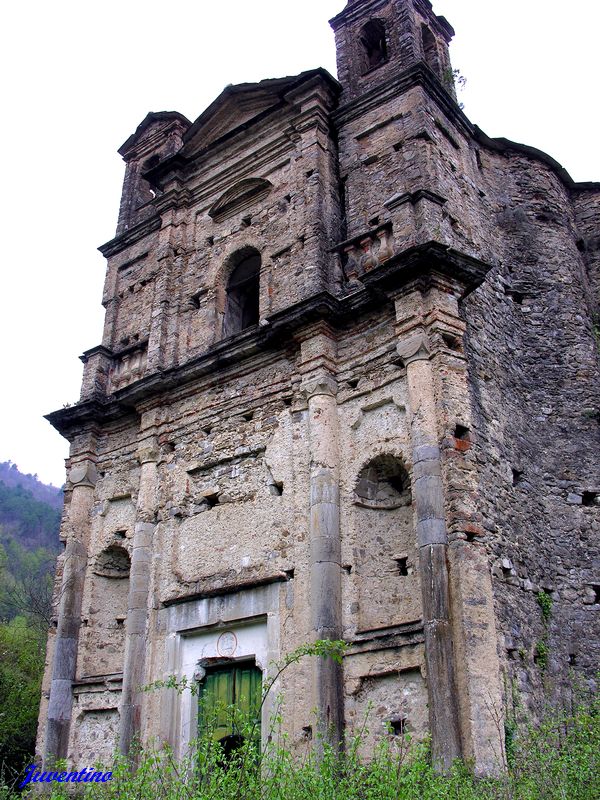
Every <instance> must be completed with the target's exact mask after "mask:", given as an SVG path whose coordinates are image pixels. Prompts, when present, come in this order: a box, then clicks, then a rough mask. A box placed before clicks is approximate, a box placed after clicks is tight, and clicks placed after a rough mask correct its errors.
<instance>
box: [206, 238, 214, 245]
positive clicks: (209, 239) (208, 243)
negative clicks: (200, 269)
mask: <svg viewBox="0 0 600 800" xmlns="http://www.w3.org/2000/svg"><path fill="white" fill-rule="evenodd" d="M214 243H215V237H214V236H207V237H206V244H207V245H208V246H209V247H212V246H213V244H214Z"/></svg>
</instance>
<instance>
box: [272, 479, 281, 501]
mask: <svg viewBox="0 0 600 800" xmlns="http://www.w3.org/2000/svg"><path fill="white" fill-rule="evenodd" d="M269 492H270V493H271V494H272V495H273V497H281V495H282V494H283V481H273V483H271V484H270V485H269Z"/></svg>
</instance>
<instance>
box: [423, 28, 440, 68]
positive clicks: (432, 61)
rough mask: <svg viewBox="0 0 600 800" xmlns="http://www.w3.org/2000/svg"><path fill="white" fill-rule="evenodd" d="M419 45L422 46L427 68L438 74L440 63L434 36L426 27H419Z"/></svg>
mask: <svg viewBox="0 0 600 800" xmlns="http://www.w3.org/2000/svg"><path fill="white" fill-rule="evenodd" d="M421 43H422V45H423V56H424V57H425V62H426V63H427V66H428V67H430V68H431V69H432V70H433V71H434V72H435V73H436V74H439V71H440V63H439V55H438V49H437V44H436V41H435V36H434V35H433V33H432V32H431V30H430V29H429V28H428V27H427V25H421Z"/></svg>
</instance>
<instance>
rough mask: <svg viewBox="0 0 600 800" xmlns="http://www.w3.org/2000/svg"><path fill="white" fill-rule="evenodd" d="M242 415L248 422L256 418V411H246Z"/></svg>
mask: <svg viewBox="0 0 600 800" xmlns="http://www.w3.org/2000/svg"><path fill="white" fill-rule="evenodd" d="M242 416H243V418H244V419H245V420H246V422H250V421H251V420H252V419H254V411H246V413H245V414H242Z"/></svg>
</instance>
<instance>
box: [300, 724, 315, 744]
mask: <svg viewBox="0 0 600 800" xmlns="http://www.w3.org/2000/svg"><path fill="white" fill-rule="evenodd" d="M302 737H303V738H304V739H306V741H307V742H310V741H311V739H312V738H313V729H312V725H305V726H304V727H303V728H302Z"/></svg>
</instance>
